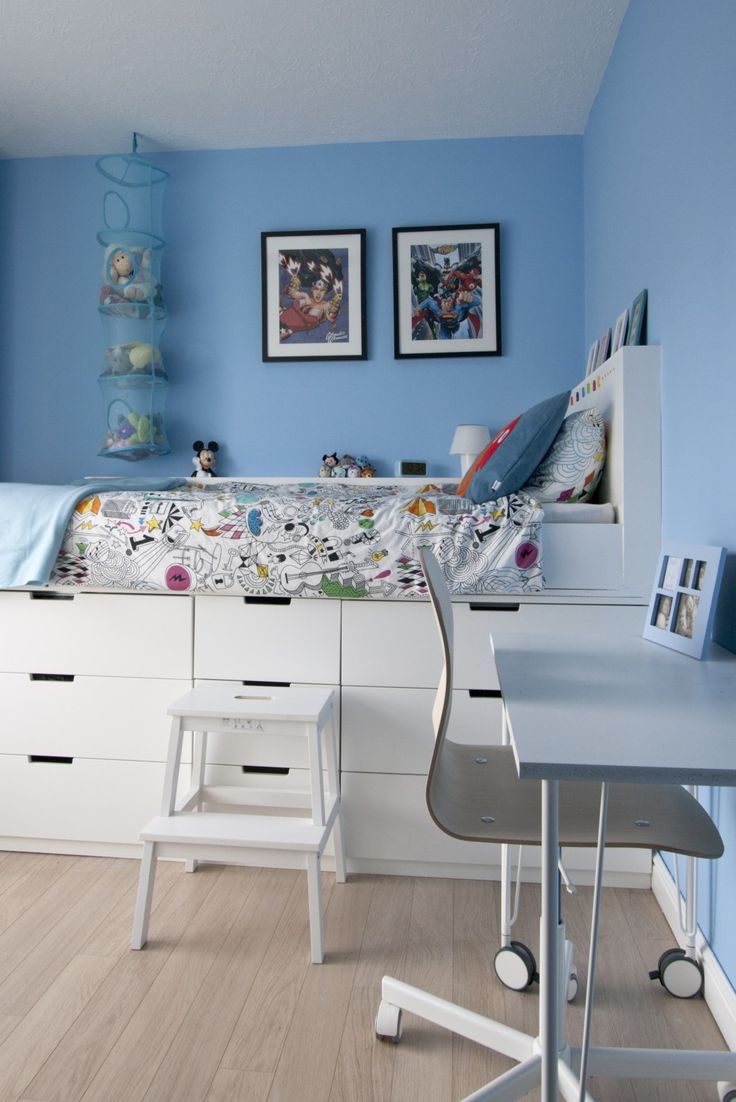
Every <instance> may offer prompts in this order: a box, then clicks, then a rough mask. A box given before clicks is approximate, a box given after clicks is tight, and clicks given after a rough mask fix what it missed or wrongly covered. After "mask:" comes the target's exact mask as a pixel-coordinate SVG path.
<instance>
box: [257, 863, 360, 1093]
mask: <svg viewBox="0 0 736 1102" xmlns="http://www.w3.org/2000/svg"><path fill="white" fill-rule="evenodd" d="M372 893H373V884H372V883H371V880H370V878H362V879H360V880H357V881H356V882H355V883H347V884H336V885H335V887H334V889H333V891H332V896H331V898H330V903H329V906H328V908H327V914H326V921H325V945H326V947H327V954H326V961H325V963H324V964H318V965H313V966H312V967H310V969H309V971H308V973H307V975H306V978H305V980H304V984H303V986H302V989H301V992H300V994H299V1001H298V1003H297V1006H296V1008H295V1011H294V1016H293V1018H292V1022H291V1026H290V1028H289V1031H288V1033H287V1035H286V1038H285V1040H284V1045H283V1048H282V1051H281V1057H280V1059H279V1063H278V1066H277V1068H276V1073H275V1075H274V1080H273V1084H272V1087H271V1092H270V1094H269V1096H268V1099H269V1102H293V1099H295V1098H299V1099H300V1100H301V1099H303V1100H305V1102H306V1099H312V1098H321V1099H328V1098H329V1096H330V1091H331V1088H332V1080H333V1077H334V1074H335V1067H336V1064H337V1057H338V1053H339V1050H340V1043H341V1038H342V1034H343V1029H344V1027H345V1021H346V1018H347V1011H348V1006H349V1003H350V996H351V993H352V988H353V981H354V978H355V969H356V965H357V961H358V955H359V952H360V945H361V942H362V939H363V934H364V931H365V925H366V921H367V919H368V912H369V909H370V903H371V896H372Z"/></svg>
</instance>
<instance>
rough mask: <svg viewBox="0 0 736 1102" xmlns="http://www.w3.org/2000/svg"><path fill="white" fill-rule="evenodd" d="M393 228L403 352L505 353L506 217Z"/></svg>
mask: <svg viewBox="0 0 736 1102" xmlns="http://www.w3.org/2000/svg"><path fill="white" fill-rule="evenodd" d="M392 232H393V269H394V355H395V357H396V359H398V360H400V359H409V358H412V359H414V358H420V357H424V358H426V357H429V356H453V357H454V356H500V355H501V354H502V352H501V277H500V244H499V223H498V222H485V223H477V224H470V225H455V226H452V225H450V226H403V227H394V229H393V231H392ZM443 292H447V293H445V294H443Z"/></svg>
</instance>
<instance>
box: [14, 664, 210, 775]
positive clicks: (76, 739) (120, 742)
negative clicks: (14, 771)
mask: <svg viewBox="0 0 736 1102" xmlns="http://www.w3.org/2000/svg"><path fill="white" fill-rule="evenodd" d="M189 685H190V682H189V681H173V680H165V681H164V680H157V679H156V678H136V677H130V678H127V677H75V678H74V680H73V681H56V680H45V679H44V680H31V677H30V676H29V675H28V674H23V673H4V674H0V698H1V699H2V701H3V705H4V707H5V719H4V720H3V723H2V726H1V727H0V753H2V754H34V755H47V756H48V755H52V756H58V755H63V756H67V757H74V758H77V757H82V758H114V759H120V760H127V761H165V760H166V754H167V751H168V738H169V729H170V726H171V720H170V718H169V716H167V714H166V709H167V708H168V706H169V704H171V703H172V701H174V700H176V699H177V697H180V696H182V694H183V693H185V692H186V691H187V690H188V689H189ZM186 750H187V753H188V750H189V746H188V743H187V746H186Z"/></svg>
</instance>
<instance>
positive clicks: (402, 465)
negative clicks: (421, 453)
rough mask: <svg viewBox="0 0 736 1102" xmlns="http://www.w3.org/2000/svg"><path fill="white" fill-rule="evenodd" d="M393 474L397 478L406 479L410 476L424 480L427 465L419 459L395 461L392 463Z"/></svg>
mask: <svg viewBox="0 0 736 1102" xmlns="http://www.w3.org/2000/svg"><path fill="white" fill-rule="evenodd" d="M394 474H395V475H396V476H397V477H398V478H408V477H409V476H411V475H414V476H416V477H417V478H425V477H426V474H427V464H426V463H425V462H423V460H421V459H397V460H396V462H395V463H394Z"/></svg>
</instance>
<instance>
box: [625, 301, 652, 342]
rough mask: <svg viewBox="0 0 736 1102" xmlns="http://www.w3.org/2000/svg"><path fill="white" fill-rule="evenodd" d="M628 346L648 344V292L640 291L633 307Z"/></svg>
mask: <svg viewBox="0 0 736 1102" xmlns="http://www.w3.org/2000/svg"><path fill="white" fill-rule="evenodd" d="M626 343H627V344H646V343H647V292H646V291H640V292H639V294H638V295H637V296H636V298H635V299H634V301H633V303H632V305H631V314H630V317H629V331H628V333H627V335H626Z"/></svg>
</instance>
